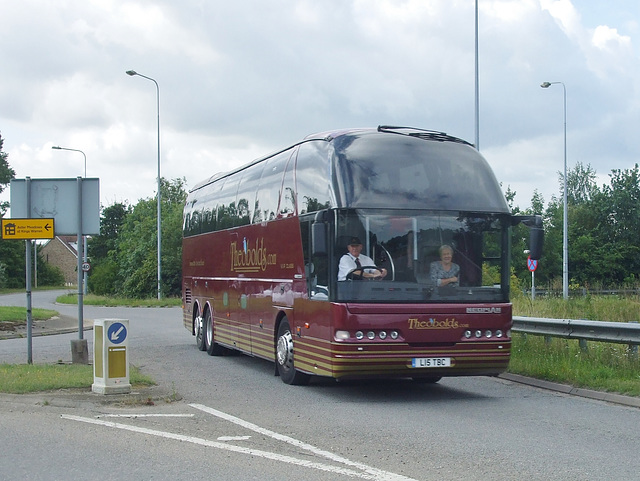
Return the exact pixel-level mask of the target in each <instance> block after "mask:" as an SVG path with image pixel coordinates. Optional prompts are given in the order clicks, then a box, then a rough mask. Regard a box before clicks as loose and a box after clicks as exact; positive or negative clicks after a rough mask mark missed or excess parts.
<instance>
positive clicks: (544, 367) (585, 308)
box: [509, 296, 640, 397]
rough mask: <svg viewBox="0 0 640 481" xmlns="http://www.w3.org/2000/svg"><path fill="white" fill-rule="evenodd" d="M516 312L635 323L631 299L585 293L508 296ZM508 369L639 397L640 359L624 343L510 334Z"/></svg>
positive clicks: (638, 314) (639, 312)
mask: <svg viewBox="0 0 640 481" xmlns="http://www.w3.org/2000/svg"><path fill="white" fill-rule="evenodd" d="M513 314H514V315H516V316H529V317H546V318H553V319H588V320H593V321H609V322H638V321H640V302H639V301H638V299H637V298H621V297H616V296H606V297H597V296H585V297H580V298H570V299H568V300H564V299H561V298H539V299H536V300H534V301H531V299H529V298H525V297H524V296H518V297H515V298H514V299H513ZM512 339H513V344H512V347H511V362H510V363H509V372H511V373H514V374H521V375H523V376H528V377H533V378H537V379H544V380H547V381H552V382H558V383H562V384H568V385H571V386H574V387H580V388H585V389H592V390H595V391H602V392H612V393H619V394H625V395H628V396H636V397H638V396H640V361H639V360H638V354H637V353H634V352H631V351H630V349H629V346H628V345H626V344H611V343H603V342H588V343H587V349H586V350H584V349H581V348H580V345H579V341H577V340H567V339H561V338H549V339H545V338H544V337H542V336H533V335H530V334H529V335H527V334H522V333H513V336H512Z"/></svg>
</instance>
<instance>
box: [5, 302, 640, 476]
mask: <svg viewBox="0 0 640 481" xmlns="http://www.w3.org/2000/svg"><path fill="white" fill-rule="evenodd" d="M35 294H37V295H38V296H39V295H40V294H41V293H35ZM50 295H55V294H50ZM22 296H23V297H24V294H22ZM3 297H4V296H0V304H6V302H11V301H12V300H11V299H7V298H6V297H4V298H3ZM46 302H47V301H46V299H45V298H44V297H42V298H38V299H37V300H36V299H35V298H34V307H48V306H45V305H44V304H46ZM36 303H41V304H42V305H37V304H36ZM67 308H69V309H71V310H73V309H74V306H55V309H56V310H58V311H60V312H61V313H62V311H63V309H67ZM94 309H95V310H94ZM69 315H73V312H71V313H70V314H69ZM85 318H96V319H98V318H120V319H128V320H129V322H130V329H129V331H130V338H129V340H128V342H129V349H130V361H131V362H132V363H133V364H135V365H137V366H139V367H140V368H141V369H142V370H143V371H144V372H145V373H147V374H150V375H151V376H152V377H153V378H154V379H156V381H157V382H158V384H159V386H158V389H159V391H158V392H161V393H163V394H162V395H161V396H157V397H154V402H153V405H139V404H136V405H126V404H125V405H122V404H116V403H114V402H106V403H105V401H109V396H104V395H98V394H94V393H88V394H87V393H84V394H77V393H54V394H51V393H44V394H36V395H29V396H7V395H4V396H1V395H0V419H1V420H2V421H1V422H0V466H2V470H1V471H0V473H2V474H0V478H1V479H24V478H28V479H31V480H38V479H43V480H45V479H46V480H55V479H73V478H87V479H88V478H90V477H91V478H95V477H96V476H103V477H105V478H107V479H175V480H182V479H184V480H187V479H189V480H193V479H207V478H211V477H216V478H218V479H225V480H252V479H255V480H272V479H273V480H276V479H277V480H289V479H291V480H293V479H296V480H299V479H305V480H343V479H344V480H346V479H372V480H398V481H399V480H407V479H414V480H480V479H482V480H486V479H491V480H514V479H527V480H569V479H570V480H602V479H637V477H638V468H639V463H638V461H637V453H638V451H639V449H640V437H639V436H638V426H639V425H640V423H639V421H640V410H639V409H637V408H632V407H626V406H620V405H616V404H610V403H606V402H602V401H597V400H591V399H584V398H580V397H576V396H569V395H565V394H561V393H555V392H550V391H545V390H541V389H538V388H535V387H531V386H526V385H521V384H517V383H513V382H510V381H508V380H504V379H498V378H486V377H478V378H451V379H446V378H445V379H443V380H442V381H441V382H440V383H438V384H437V385H433V386H429V385H420V384H416V383H413V382H410V381H404V380H398V381H378V382H370V381H368V382H342V383H337V382H333V381H330V380H321V379H320V380H314V381H312V383H311V384H310V385H309V386H307V387H296V386H287V385H285V384H283V383H282V382H281V381H280V380H279V378H277V377H274V376H273V370H274V368H273V364H271V363H268V362H265V361H262V360H258V359H254V358H250V357H247V356H224V357H209V356H207V355H206V354H205V353H202V352H200V351H198V350H197V349H196V346H195V341H194V339H193V337H192V336H191V335H190V334H189V333H188V332H187V331H186V330H185V329H184V328H183V327H182V322H181V311H180V309H179V308H171V309H109V308H89V307H87V308H86V310H85ZM85 337H86V338H87V339H88V341H89V345H90V349H89V352H90V353H91V352H92V349H91V343H92V339H93V336H92V335H91V334H89V335H86V336H85ZM74 338H77V333H75V334H63V335H55V336H42V337H36V338H34V339H33V357H34V362H55V361H57V360H69V359H70V347H69V346H70V340H71V339H74ZM25 346H26V340H25V339H7V340H2V341H0V363H1V362H25V359H26V357H25ZM167 393H169V394H176V395H177V396H172V397H180V398H181V399H180V400H179V401H173V402H166V401H165V400H163V396H165V395H167Z"/></svg>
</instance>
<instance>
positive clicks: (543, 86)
mask: <svg viewBox="0 0 640 481" xmlns="http://www.w3.org/2000/svg"><path fill="white" fill-rule="evenodd" d="M127 73H128V72H127ZM540 87H542V88H543V89H548V88H549V87H551V83H550V82H542V83H541V84H540Z"/></svg>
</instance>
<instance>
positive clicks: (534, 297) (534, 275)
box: [531, 271, 536, 301]
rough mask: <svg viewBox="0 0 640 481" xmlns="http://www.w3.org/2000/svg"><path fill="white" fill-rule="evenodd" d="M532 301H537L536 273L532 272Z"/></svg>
mask: <svg viewBox="0 0 640 481" xmlns="http://www.w3.org/2000/svg"><path fill="white" fill-rule="evenodd" d="M531 300H532V301H535V300H536V271H531Z"/></svg>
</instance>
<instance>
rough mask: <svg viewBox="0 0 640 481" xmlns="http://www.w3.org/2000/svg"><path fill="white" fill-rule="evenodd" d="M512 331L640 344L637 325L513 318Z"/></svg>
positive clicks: (639, 327) (639, 331)
mask: <svg viewBox="0 0 640 481" xmlns="http://www.w3.org/2000/svg"><path fill="white" fill-rule="evenodd" d="M511 330H512V331H515V332H522V333H527V334H535V335H540V336H550V337H562V338H565V339H578V340H584V341H599V342H612V343H618V344H629V345H630V346H637V345H639V344H640V324H637V323H627V322H605V321H586V320H580V319H578V320H576V319H546V318H537V317H521V316H513V327H512V329H511Z"/></svg>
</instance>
